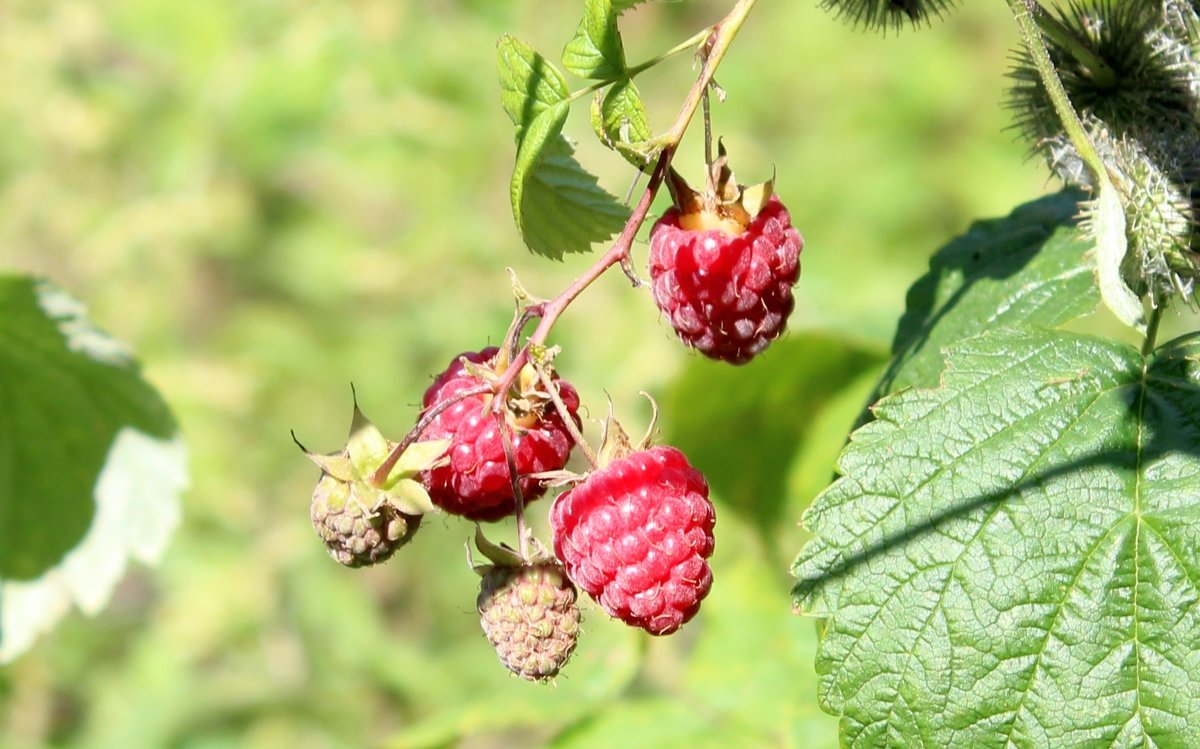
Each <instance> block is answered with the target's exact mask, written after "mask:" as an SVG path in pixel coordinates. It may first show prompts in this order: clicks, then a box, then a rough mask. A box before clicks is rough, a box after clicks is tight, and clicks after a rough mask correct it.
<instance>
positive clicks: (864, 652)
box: [793, 329, 1200, 747]
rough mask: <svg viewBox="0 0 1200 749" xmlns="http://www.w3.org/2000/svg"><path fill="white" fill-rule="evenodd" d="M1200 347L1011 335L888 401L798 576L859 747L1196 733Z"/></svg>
mask: <svg viewBox="0 0 1200 749" xmlns="http://www.w3.org/2000/svg"><path fill="white" fill-rule="evenodd" d="M1198 362H1200V336H1196V335H1192V336H1189V337H1187V338H1184V339H1180V340H1177V341H1175V342H1173V343H1170V344H1167V345H1166V346H1164V347H1163V348H1161V349H1160V350H1159V351H1157V352H1155V353H1154V354H1153V355H1151V356H1150V357H1148V358H1147V357H1143V356H1142V355H1141V354H1139V353H1138V352H1137V351H1136V350H1135V349H1133V348H1130V347H1128V346H1126V345H1124V344H1120V343H1117V342H1114V341H1109V340H1104V339H1098V338H1091V337H1086V336H1080V335H1073V334H1066V333H1059V332H1053V331H1046V330H1036V329H1019V330H1013V329H1007V330H1001V331H997V332H994V333H985V334H983V335H981V336H978V337H976V338H972V339H968V340H966V341H963V342H961V343H959V344H956V345H955V346H952V347H951V348H950V349H949V350H948V354H947V366H946V370H945V374H944V375H943V384H942V386H941V387H940V388H938V389H936V390H925V389H918V390H909V391H905V392H903V393H900V394H897V395H894V396H891V397H889V398H885V399H884V400H883V401H881V402H880V403H879V404H878V405H877V407H876V420H875V421H874V422H872V423H870V424H868V425H867V426H865V427H863V428H861V429H859V430H858V431H856V432H855V433H854V435H853V436H852V438H851V442H850V444H849V446H848V447H847V448H846V450H845V451H844V452H843V454H842V456H841V459H840V461H839V468H840V471H841V473H842V478H840V479H838V481H837V482H836V483H835V484H834V485H833V486H832V487H830V489H829V490H827V491H826V492H824V493H823V494H822V495H821V496H820V497H818V498H817V500H816V502H814V504H813V506H812V507H811V508H810V509H809V511H808V513H807V514H806V517H805V524H806V525H807V526H808V527H809V529H810V530H812V531H813V532H814V533H815V534H816V536H817V538H816V540H814V541H812V542H810V543H809V544H808V545H807V546H805V548H804V549H803V551H802V552H801V555H800V557H799V559H798V560H797V562H796V564H795V567H794V570H793V571H794V573H795V575H796V576H797V577H798V578H799V582H798V583H797V585H796V588H795V595H796V604H797V606H798V608H799V609H800V610H801V611H802V612H804V613H806V614H812V615H815V616H822V617H827V619H826V622H825V630H824V635H823V638H822V642H821V648H820V655H819V658H818V661H817V671H818V673H819V674H820V678H821V698H822V704H823V706H824V707H825V708H826V709H827V710H829V711H831V712H832V713H834V714H836V715H840V716H841V732H842V742H843V744H844V745H850V746H878V745H882V744H885V743H886V744H888V745H897V746H901V745H902V746H1005V745H1009V746H1028V747H1046V746H1064V747H1065V746H1149V745H1153V746H1179V747H1183V746H1197V745H1200V696H1198V695H1200V677H1197V674H1200V611H1198V610H1197V607H1196V602H1197V601H1198V600H1200V588H1198V586H1197V580H1198V579H1200V531H1198V529H1200V525H1198V524H1197V522H1196V518H1197V517H1200V502H1198V500H1197V497H1200V450H1198V449H1197V445H1200V387H1198V384H1200V364H1198Z"/></svg>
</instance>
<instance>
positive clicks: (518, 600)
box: [476, 562, 579, 681]
mask: <svg viewBox="0 0 1200 749" xmlns="http://www.w3.org/2000/svg"><path fill="white" fill-rule="evenodd" d="M575 597H576V593H575V586H574V585H572V584H571V581H570V580H568V579H567V577H566V575H564V574H563V570H562V567H561V566H559V565H558V564H557V563H555V562H547V563H541V564H531V565H524V566H520V567H508V566H500V565H497V566H493V567H491V568H490V569H489V571H488V572H486V574H484V576H483V582H482V584H481V585H480V589H479V598H478V599H477V600H476V606H477V608H478V609H479V616H480V624H481V625H482V626H483V632H484V634H485V635H487V638H488V641H489V642H491V643H492V647H494V648H495V649H496V655H498V656H500V662H501V663H503V664H504V665H505V667H506V668H508V670H509V671H512V672H513V673H514V674H516V675H518V676H520V677H521V678H523V679H528V680H530V681H546V680H548V679H551V678H553V677H554V676H555V675H557V674H558V672H559V670H560V669H562V667H563V666H564V665H565V664H566V662H567V660H568V659H569V658H570V657H571V653H572V652H573V651H574V650H575V641H576V639H577V638H578V636H579V606H578V605H577V604H576V603H575Z"/></svg>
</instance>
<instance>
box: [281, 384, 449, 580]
mask: <svg viewBox="0 0 1200 749" xmlns="http://www.w3.org/2000/svg"><path fill="white" fill-rule="evenodd" d="M295 438H296V436H295V435H294V434H293V435H292V439H295ZM448 444H449V442H448V441H446V440H437V441H433V442H415V443H411V444H409V445H407V446H406V447H405V448H404V450H403V452H401V453H400V454H399V455H395V456H393V455H392V453H393V451H394V450H397V449H399V445H397V444H396V443H394V442H390V441H388V440H387V439H385V438H384V436H383V434H381V433H380V431H379V429H377V428H376V427H375V425H374V424H372V423H371V420H370V419H368V418H367V417H366V416H364V415H363V412H362V411H360V410H359V409H358V403H357V401H356V402H355V404H354V416H353V418H352V420H351V422H350V436H349V438H348V440H347V442H346V446H345V447H343V448H342V449H341V451H339V452H336V453H330V454H328V455H320V454H317V453H314V452H310V451H309V450H308V449H307V448H305V447H304V445H301V444H300V442H299V441H298V440H297V441H296V445H297V446H298V447H299V448H300V449H301V450H303V451H304V454H305V455H307V456H308V459H309V460H311V461H312V462H313V463H315V464H316V465H317V467H319V468H320V469H321V477H320V478H319V479H317V486H316V488H314V489H313V493H312V500H311V503H310V505H309V517H310V518H311V520H312V524H313V528H315V529H316V531H317V535H318V536H320V537H321V540H322V541H324V542H325V546H326V548H328V549H329V555H330V556H332V557H333V558H334V559H336V560H337V561H338V562H340V563H341V564H344V565H346V566H347V567H363V566H366V565H369V564H378V563H379V562H383V561H386V560H387V559H389V558H390V557H391V556H392V554H394V553H395V552H396V549H399V548H400V547H401V546H403V545H404V544H406V543H408V542H409V541H411V540H412V537H413V535H415V534H416V532H417V529H418V528H420V527H421V516H422V514H423V513H426V512H429V511H431V510H433V504H432V503H431V502H430V500H429V495H428V494H427V493H426V491H425V487H423V486H422V485H421V484H420V483H419V482H418V481H416V479H415V476H416V475H417V474H419V473H420V472H421V471H423V470H425V469H427V468H428V467H430V466H432V465H437V463H438V461H440V460H442V454H443V453H445V452H446V447H447V445H448ZM385 461H386V462H387V465H388V468H387V470H386V471H384V470H383V465H384V463H385ZM380 472H383V473H385V474H386V475H383V476H379V475H377V474H379V473H380Z"/></svg>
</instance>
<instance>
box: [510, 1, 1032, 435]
mask: <svg viewBox="0 0 1200 749" xmlns="http://www.w3.org/2000/svg"><path fill="white" fill-rule="evenodd" d="M1009 1H1010V2H1017V1H1018V0H1009ZM757 3H758V0H737V2H736V3H735V4H734V6H733V8H732V9H731V10H730V11H729V14H728V15H726V16H725V18H723V19H721V20H720V21H719V22H717V23H716V24H714V25H713V26H712V27H711V28H710V29H708V30H707V31H706V32H705V33H706V34H707V36H706V37H705V41H704V48H705V49H707V51H708V53H707V55H706V56H705V58H704V67H703V68H701V70H700V75H699V76H698V77H697V79H696V82H695V83H693V84H692V88H691V90H690V91H688V95H687V98H685V99H684V101H683V106H682V107H681V108H680V110H679V115H678V116H677V117H676V118H675V122H674V124H672V125H671V129H670V130H668V131H667V134H666V135H665V136H663V137H662V138H660V139H658V143H659V144H661V145H662V152H661V153H660V154H659V157H658V162H657V163H656V164H655V166H654V172H653V174H651V175H650V182H649V183H648V184H647V185H646V189H645V190H644V191H643V192H642V197H641V199H639V200H638V203H637V206H635V207H634V209H633V213H632V214H631V215H630V216H629V220H628V221H626V222H625V228H624V229H622V230H621V233H620V235H619V236H618V237H617V239H616V241H615V242H613V245H612V247H611V248H609V250H608V251H607V252H605V253H604V255H602V256H601V257H600V259H599V260H597V261H596V262H595V264H594V265H592V267H590V268H588V269H587V270H586V271H584V273H583V275H581V276H580V277H579V278H576V279H575V280H574V281H573V282H572V283H571V284H570V285H569V286H568V287H567V288H566V289H564V290H563V291H562V293H561V294H559V295H558V296H556V297H554V298H553V299H551V300H550V301H548V302H546V303H545V305H544V307H543V308H542V317H541V320H540V321H539V322H538V326H537V328H535V329H534V331H533V335H532V336H530V338H529V342H528V343H526V345H525V346H524V347H523V348H522V349H521V351H520V353H518V354H517V356H516V357H514V358H513V361H512V363H511V364H510V365H509V368H508V370H507V371H506V372H505V373H504V376H503V377H501V378H500V380H499V381H498V382H497V383H496V388H495V392H497V393H506V392H508V390H509V388H511V387H512V384H513V381H515V380H516V378H517V375H518V373H519V372H520V371H521V368H522V367H523V366H525V364H526V362H528V361H529V346H530V345H539V346H540V345H544V344H545V342H546V338H547V337H548V336H549V335H550V331H551V329H553V328H554V324H555V323H556V322H558V318H559V317H560V316H561V315H562V313H563V311H564V310H566V308H567V307H568V306H569V305H570V304H571V302H573V301H575V298H576V297H578V296H579V295H580V294H581V293H583V291H584V289H586V288H587V287H588V286H590V285H591V284H592V282H593V281H595V280H596V279H597V278H599V277H600V276H601V275H602V274H603V273H604V272H605V271H606V270H608V269H609V268H611V267H612V266H613V265H616V264H617V263H622V262H624V261H625V260H626V258H628V257H629V250H630V248H631V247H632V246H633V241H634V239H635V238H636V237H637V233H638V230H639V229H640V228H641V227H642V224H643V223H644V222H645V221H646V215H647V214H648V213H649V211H650V205H651V203H653V202H654V197H655V195H657V194H658V188H659V187H661V186H662V183H663V179H664V178H665V177H666V174H667V167H669V166H670V164H671V157H672V156H673V155H674V153H675V148H676V147H677V146H678V145H679V141H680V140H681V139H682V138H683V134H684V133H685V132H686V131H687V128H688V125H689V124H690V123H691V121H692V117H693V116H694V115H695V114H696V110H697V109H699V108H700V103H701V100H702V99H703V98H704V94H705V92H706V91H707V90H708V87H709V84H711V83H712V80H713V75H715V74H716V71H717V68H718V67H719V66H720V65H721V61H722V60H724V59H725V53H726V52H728V51H729V45H730V43H731V42H732V41H733V39H734V37H736V36H737V34H738V31H739V30H741V28H742V24H744V23H745V22H746V17H747V16H748V15H749V14H750V11H751V10H753V8H754V6H755V5H756V4H757ZM690 41H691V40H689V42H690ZM692 46H694V45H692ZM681 48H686V47H683V46H682V45H681ZM631 72H632V69H631ZM503 407H504V399H503V398H498V399H496V401H495V402H494V403H493V404H492V408H493V410H494V411H496V412H499V411H500V409H502V408H503Z"/></svg>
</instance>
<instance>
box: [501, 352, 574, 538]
mask: <svg viewBox="0 0 1200 749" xmlns="http://www.w3.org/2000/svg"><path fill="white" fill-rule="evenodd" d="M538 371H539V372H541V370H540V369H539V370H538ZM551 392H552V393H555V395H554V398H555V401H556V402H557V401H558V396H557V390H556V389H555V388H551ZM567 421H568V423H570V419H568V420H567ZM572 426H573V425H572ZM496 427H497V428H498V429H499V430H500V444H502V445H503V446H504V459H505V461H506V462H507V463H508V481H509V483H510V484H512V492H513V503H514V504H515V505H516V515H517V552H518V553H519V554H520V555H521V560H522V561H527V560H528V559H529V554H528V552H529V549H528V544H527V543H526V541H525V536H526V532H525V498H524V497H523V496H522V495H521V479H520V477H519V476H517V458H516V456H514V455H513V447H512V436H511V435H510V434H509V426H508V420H507V419H505V418H504V416H503V415H502V414H499V413H497V414H496Z"/></svg>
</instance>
